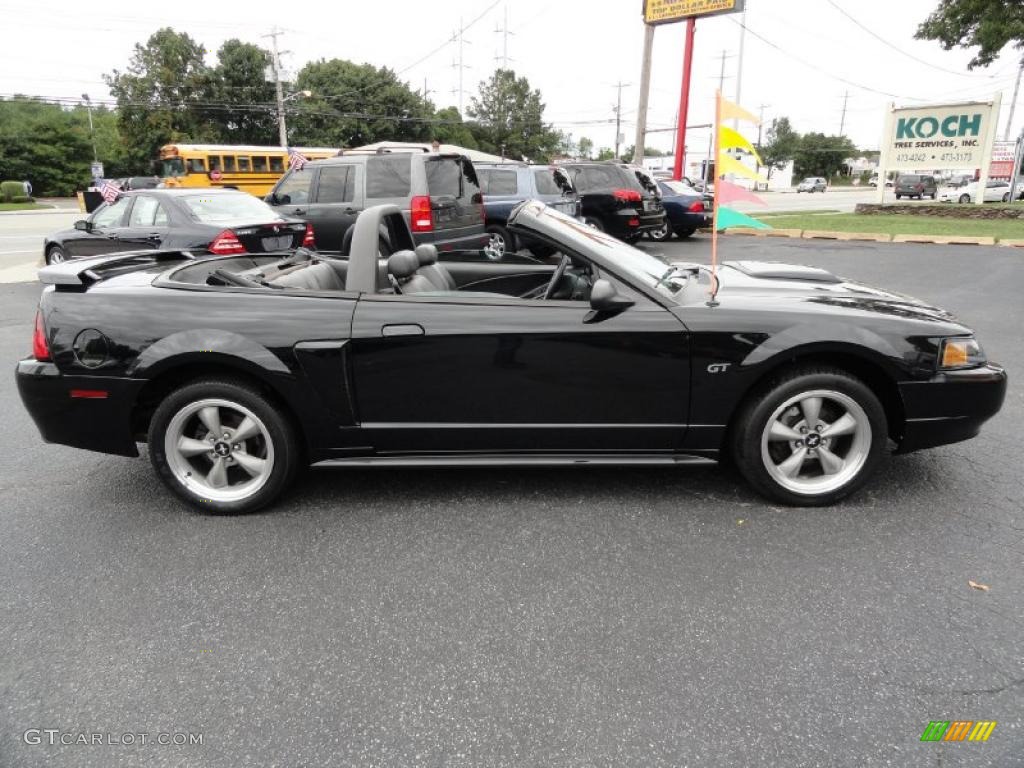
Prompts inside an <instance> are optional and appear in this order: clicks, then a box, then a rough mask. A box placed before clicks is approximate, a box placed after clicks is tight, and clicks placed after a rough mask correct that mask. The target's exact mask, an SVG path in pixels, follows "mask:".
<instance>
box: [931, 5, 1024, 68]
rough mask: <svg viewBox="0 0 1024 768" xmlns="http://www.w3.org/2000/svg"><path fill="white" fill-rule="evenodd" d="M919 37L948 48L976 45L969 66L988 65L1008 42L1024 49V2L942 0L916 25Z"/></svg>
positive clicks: (972, 46) (973, 46)
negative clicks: (935, 41) (976, 50)
mask: <svg viewBox="0 0 1024 768" xmlns="http://www.w3.org/2000/svg"><path fill="white" fill-rule="evenodd" d="M914 37H916V38H917V39H919V40H937V41H938V42H939V44H940V45H941V46H942V47H943V48H944V49H946V50H947V51H948V50H951V49H953V48H955V47H956V46H959V47H961V48H977V49H978V52H977V53H976V54H975V55H974V58H972V59H971V60H970V62H969V63H968V64H967V68H968V69H974V68H975V67H987V66H988V65H989V64H991V63H992V62H993V61H994V60H995V59H996V57H997V56H998V55H999V52H1000V51H1001V50H1002V49H1003V48H1004V47H1005V46H1006V45H1007V44H1008V43H1013V47H1014V48H1016V49H1018V50H1020V49H1021V48H1024V3H1022V2H1020V0H940V2H939V6H938V7H937V8H936V9H935V10H934V11H932V13H931V15H929V16H928V18H927V19H925V20H924V21H923V22H922V23H921V25H920V26H919V27H918V28H917V33H916V34H915V35H914Z"/></svg>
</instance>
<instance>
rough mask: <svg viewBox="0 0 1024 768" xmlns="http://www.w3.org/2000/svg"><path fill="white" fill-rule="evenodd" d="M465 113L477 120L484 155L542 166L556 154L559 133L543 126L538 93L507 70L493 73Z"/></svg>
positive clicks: (541, 107) (545, 125)
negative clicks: (491, 154)
mask: <svg viewBox="0 0 1024 768" xmlns="http://www.w3.org/2000/svg"><path fill="white" fill-rule="evenodd" d="M467 112H468V113H469V115H470V116H471V117H473V118H475V119H476V121H477V127H476V131H475V132H476V136H477V140H478V141H479V143H480V147H481V149H483V150H485V151H487V152H493V153H494V154H496V155H503V156H505V157H513V158H517V159H518V158H519V157H527V158H529V159H531V160H534V161H537V162H543V161H546V160H547V159H548V158H550V157H551V156H552V155H553V154H554V153H556V152H558V150H559V140H560V137H559V135H558V133H557V132H556V131H554V130H552V128H551V126H550V125H547V124H545V123H544V102H543V101H541V96H540V91H538V90H535V89H531V88H530V82H529V81H528V80H527V79H526V78H525V77H516V73H515V72H513V71H512V70H510V69H499V70H496V71H495V73H494V74H493V75H492V76H491V79H490V80H487V81H484V82H481V83H480V93H479V94H478V95H477V96H474V97H473V98H472V99H471V101H470V107H469V109H468V110H467Z"/></svg>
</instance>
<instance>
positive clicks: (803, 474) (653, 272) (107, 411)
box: [16, 200, 1006, 513]
mask: <svg viewBox="0 0 1024 768" xmlns="http://www.w3.org/2000/svg"><path fill="white" fill-rule="evenodd" d="M354 226H355V229H354V236H353V242H352V249H351V253H350V256H349V257H348V258H347V259H342V258H333V257H332V258H328V257H323V256H319V255H317V254H315V253H312V252H309V251H304V250H300V251H298V252H296V253H291V254H252V255H239V256H230V257H227V258H212V257H196V256H194V255H192V254H186V253H182V252H180V251H173V250H172V251H157V252H143V253H134V254H122V255H119V256H107V257H99V258H94V259H89V260H86V261H83V262H80V263H74V262H71V263H65V264H59V265H54V266H50V267H45V268H43V269H42V270H40V273H39V275H40V279H41V280H42V281H43V282H44V283H45V284H47V287H46V289H45V290H44V291H43V294H42V297H41V300H40V306H39V311H38V314H37V317H36V324H35V334H34V338H33V354H32V356H31V357H28V358H26V359H24V360H22V361H21V362H20V363H19V364H18V366H17V373H16V377H17V384H18V389H19V392H20V394H21V398H22V401H23V402H24V404H25V406H26V407H27V409H28V411H29V412H30V414H31V415H32V418H33V419H34V420H35V422H36V424H37V426H38V427H39V429H40V431H41V432H42V435H43V437H44V439H45V440H47V441H49V442H54V443H63V444H66V445H71V446H76V447H79V448H86V449H90V450H95V451H103V452H106V453H112V454H118V455H123V456H137V455H138V448H137V446H136V444H137V443H139V442H148V444H149V451H148V452H149V456H150V459H151V461H152V463H153V466H154V468H155V470H156V472H157V473H158V474H159V475H160V477H161V478H162V479H163V481H164V482H165V483H166V485H167V486H168V487H169V488H170V489H171V490H172V491H174V492H175V493H176V494H178V495H179V496H180V497H182V498H183V499H185V500H187V501H189V502H191V503H193V504H195V505H196V506H198V507H200V508H201V509H204V510H208V511H211V512H218V513H229V512H241V511H247V510H252V509H256V508H258V507H261V506H264V505H266V504H269V503H271V502H272V501H273V500H274V499H275V498H277V497H278V495H279V494H281V493H282V492H283V491H284V490H285V488H286V487H287V486H288V484H289V483H290V482H291V480H292V479H293V478H294V477H295V476H296V473H297V472H298V470H299V468H300V466H301V465H304V464H306V463H312V464H315V465H320V466H332V467H368V466H384V467H392V468H401V467H407V466H414V465H415V466H440V465H460V466H467V465H474V466H480V465H485V466H503V467H508V466H535V465H566V466H569V465H572V466H577V465H581V464H589V465H603V464H631V465H637V464H644V465H661V466H664V467H666V468H670V467H673V468H674V467H678V466H679V465H683V464H693V463H701V462H707V461H713V460H717V459H719V458H723V457H728V458H730V459H731V460H732V461H734V462H735V464H736V465H737V466H738V468H739V470H740V471H741V472H742V474H743V475H744V476H745V477H746V478H747V480H748V481H749V482H750V484H751V485H753V486H754V487H755V488H756V489H757V490H758V491H760V492H761V493H763V494H764V495H766V496H767V497H769V498H771V499H774V500H777V501H780V502H783V503H787V504H794V505H819V504H831V503H833V502H835V501H837V500H839V499H841V498H843V497H844V496H846V495H847V494H850V493H852V492H854V491H855V490H857V489H858V488H859V487H861V486H862V485H863V484H864V483H865V482H866V481H867V480H868V478H869V477H870V475H871V473H872V471H873V470H874V469H875V468H876V467H877V466H878V464H879V463H880V462H881V461H882V460H883V457H884V454H885V452H886V450H887V448H888V447H889V445H890V444H892V445H894V446H895V448H896V450H897V451H899V452H906V451H913V450H917V449H920V448H927V447H930V446H935V445H941V444H944V443H951V442H955V441H958V440H965V439H967V438H970V437H973V436H975V435H977V434H978V432H979V430H980V429H981V426H982V424H983V422H985V421H986V420H987V419H989V418H990V417H992V416H993V415H995V414H996V413H997V412H998V411H999V409H1000V407H1001V406H1002V402H1003V398H1004V395H1005V392H1006V373H1005V372H1004V370H1003V369H1002V368H1001V367H1000V366H998V365H996V364H994V363H991V362H989V361H988V360H986V358H985V354H984V352H983V351H982V348H981V346H980V345H979V343H978V341H977V340H976V339H975V338H974V336H973V334H972V332H971V330H970V329H969V328H968V327H967V326H965V325H963V324H962V323H960V322H959V321H957V320H956V319H955V318H953V317H952V316H950V315H949V314H948V313H947V312H944V311H943V310H941V309H937V308H935V307H932V306H929V305H927V304H925V303H923V302H921V301H917V300H915V299H911V298H908V297H906V296H901V295H897V294H893V293H890V292H887V291H884V290H878V289H875V288H869V287H867V286H865V285H860V284H857V283H852V282H848V281H845V280H843V279H841V278H839V277H836V276H834V275H832V274H830V273H828V272H826V271H824V270H821V269H814V268H809V267H801V266H792V265H786V264H771V263H763V262H750V261H741V262H732V263H727V264H724V265H723V266H722V267H721V268H720V269H719V270H718V272H717V274H714V273H712V272H711V271H710V270H709V269H708V268H706V267H704V266H700V265H696V264H674V265H668V266H666V264H664V263H663V262H661V261H659V260H657V259H655V258H653V257H652V256H650V255H648V254H646V253H644V252H642V251H640V250H637V249H635V248H632V247H630V246H628V245H626V244H624V243H622V242H620V241H618V240H616V239H615V238H613V237H611V236H610V235H608V234H606V233H603V232H600V231H597V230H595V229H593V228H590V227H588V226H586V225H585V224H583V223H581V222H579V221H578V220H576V219H574V218H572V217H570V216H567V215H565V214H563V213H561V212H559V211H556V210H553V209H552V208H550V207H549V206H546V205H544V204H543V203H541V202H540V201H536V200H530V201H527V202H524V203H523V204H521V205H520V206H519V208H517V209H516V210H515V211H514V212H513V213H512V215H511V217H510V218H509V226H510V227H511V228H512V231H513V232H515V233H517V234H522V235H529V236H530V237H533V238H536V239H537V240H539V241H542V242H545V243H547V244H549V245H550V246H551V247H552V248H554V249H556V250H557V252H558V253H559V254H560V257H559V258H558V259H557V264H555V263H551V264H508V263H503V262H495V261H492V260H490V259H489V258H487V256H486V255H485V254H480V255H479V259H478V260H476V261H470V260H466V261H454V262H449V263H447V264H445V265H442V264H440V263H438V261H437V255H438V254H437V249H436V248H435V247H434V246H432V245H428V244H423V245H420V246H419V247H415V248H414V245H413V240H412V234H411V232H410V231H409V228H408V225H407V224H406V222H405V219H404V218H403V216H402V212H401V210H400V209H399V208H398V207H397V206H394V205H381V206H377V207H374V208H370V209H367V210H366V211H365V212H363V213H362V214H361V215H360V217H359V219H358V220H357V222H356V224H355V225H354ZM381 228H384V229H386V230H387V231H388V233H389V239H390V242H391V243H392V244H393V245H394V246H395V249H396V250H395V252H394V253H393V254H391V255H390V256H389V257H388V258H387V260H386V261H385V260H383V259H381V258H380V257H379V255H378V248H377V246H378V241H379V238H380V231H381Z"/></svg>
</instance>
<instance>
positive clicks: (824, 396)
mask: <svg viewBox="0 0 1024 768" xmlns="http://www.w3.org/2000/svg"><path fill="white" fill-rule="evenodd" d="M870 453H871V422H870V421H869V420H868V416H867V414H866V413H865V412H864V409H863V408H862V407H861V406H860V405H859V404H858V403H857V402H856V401H855V400H854V399H853V398H851V397H850V396H849V395H845V394H843V393H842V392H836V391H834V390H828V389H816V390H812V391H810V392H801V393H800V394H798V395H794V396H793V397H791V398H789V399H788V400H786V401H785V402H784V403H783V404H782V405H780V406H779V407H778V408H776V409H775V412H774V413H772V416H771V418H770V419H769V420H768V422H767V424H766V425H765V428H764V431H763V433H762V434H761V460H762V461H763V462H764V466H765V469H766V470H767V471H768V474H769V475H770V476H771V478H772V480H774V481H775V482H776V483H778V484H779V485H780V486H782V487H783V488H785V489H787V490H789V491H792V492H793V493H799V494H806V495H819V494H825V493H830V492H831V491H834V490H836V489H837V488H841V487H842V486H844V485H845V484H846V483H848V482H850V480H852V479H853V478H854V477H856V476H857V473H858V472H860V470H861V468H862V467H863V466H864V463H865V462H866V461H867V459H868V456H869V455H870Z"/></svg>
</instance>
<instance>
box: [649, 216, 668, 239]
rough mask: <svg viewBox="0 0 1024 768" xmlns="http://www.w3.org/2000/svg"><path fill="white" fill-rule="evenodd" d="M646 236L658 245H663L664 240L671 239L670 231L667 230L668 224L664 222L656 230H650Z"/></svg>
mask: <svg viewBox="0 0 1024 768" xmlns="http://www.w3.org/2000/svg"><path fill="white" fill-rule="evenodd" d="M647 236H648V237H650V238H651V240H657V241H658V242H659V243H663V242H665V241H666V240H671V239H672V230H671V229H669V226H668V222H667V221H666V222H665V223H664V224H662V225H661V226H660V227H658V228H657V229H652V230H650V231H649V232H648V233H647Z"/></svg>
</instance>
